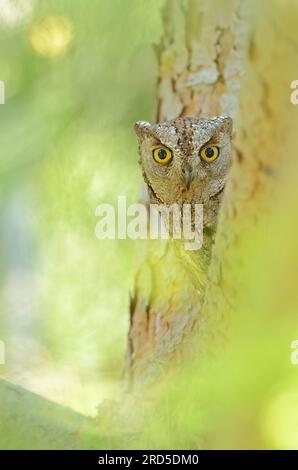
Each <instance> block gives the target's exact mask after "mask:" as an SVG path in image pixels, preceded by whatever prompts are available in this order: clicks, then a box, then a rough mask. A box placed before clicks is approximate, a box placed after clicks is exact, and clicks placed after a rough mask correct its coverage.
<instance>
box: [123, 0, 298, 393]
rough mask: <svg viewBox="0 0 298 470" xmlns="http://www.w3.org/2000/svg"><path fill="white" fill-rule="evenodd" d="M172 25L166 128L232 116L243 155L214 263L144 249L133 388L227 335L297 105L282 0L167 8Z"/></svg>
mask: <svg viewBox="0 0 298 470" xmlns="http://www.w3.org/2000/svg"><path fill="white" fill-rule="evenodd" d="M295 8H296V9H297V7H295ZM163 19H164V23H163V24H164V34H163V38H162V40H161V43H160V45H159V46H158V47H156V54H157V59H158V89H157V97H158V99H157V113H156V116H157V117H156V119H157V121H164V120H167V119H171V118H174V117H177V116H198V117H201V116H202V117H212V116H215V115H229V116H231V117H232V118H233V119H234V128H235V135H234V145H235V149H234V154H233V162H232V167H231V170H230V174H229V180H228V184H227V187H226V189H225V194H224V198H223V203H222V206H221V210H220V213H219V218H218V227H217V232H216V236H215V242H214V244H213V246H212V249H211V247H209V248H208V247H207V250H205V252H206V251H207V253H206V256H205V259H203V260H202V256H203V258H204V254H203V255H202V254H201V255H200V256H199V257H198V258H195V257H193V256H191V257H187V256H182V254H181V252H179V253H178V254H177V250H175V249H174V248H173V246H172V245H171V243H163V244H162V243H161V244H160V245H162V248H160V246H158V244H157V242H153V241H149V242H148V243H147V247H146V248H144V254H143V257H142V260H141V261H140V263H139V268H138V270H137V273H136V279H135V288H134V293H133V296H132V302H131V309H130V310H131V324H130V330H129V340H128V343H129V347H128V354H127V364H126V379H127V382H128V383H129V384H130V386H131V388H132V389H133V388H134V387H135V385H136V384H138V385H139V384H142V385H143V384H146V383H148V382H152V381H154V380H155V378H156V377H157V376H158V377H160V375H162V374H163V373H164V371H165V370H166V369H168V368H169V362H171V363H173V362H174V363H175V362H177V361H178V362H181V359H182V360H184V359H185V358H188V357H190V356H192V354H193V353H194V351H197V350H198V351H199V353H201V352H203V351H206V350H209V349H212V350H213V349H214V347H215V345H216V344H217V343H218V342H219V343H221V340H222V339H223V338H226V336H227V335H228V330H229V322H230V316H231V314H232V312H235V305H236V299H237V293H238V292H239V290H240V287H241V263H242V262H245V260H239V252H237V247H238V246H239V244H241V238H243V237H244V236H246V235H247V231H248V230H249V228H250V227H252V225H255V224H256V223H257V222H258V221H259V219H260V218H261V217H262V214H263V213H264V211H265V210H266V208H267V207H268V204H269V201H270V198H271V196H272V190H273V189H274V187H275V186H276V184H275V183H276V181H275V175H276V173H277V170H278V164H279V159H280V155H281V154H282V153H283V151H282V147H283V145H284V141H283V138H284V135H285V133H286V131H287V130H289V129H290V127H291V123H292V116H293V108H294V107H293V106H292V107H291V104H290V100H289V84H290V82H291V80H292V79H293V78H294V77H295V71H294V61H293V57H295V56H297V52H296V48H297V44H296V43H297V41H296V39H295V38H294V37H292V38H291V37H290V36H289V34H290V33H289V28H288V26H286V25H289V24H291V22H293V20H291V10H290V9H285V8H283V6H282V5H281V4H280V2H278V1H273V2H258V3H257V2H254V1H252V2H244V1H241V0H228V1H220V0H219V1H212V2H210V1H196V0H179V1H175V2H172V1H168V2H167V3H166V5H165V8H164V18H163ZM291 31H292V33H291V34H292V35H293V32H294V31H295V27H294V25H293V28H292V29H291ZM264 38H265V41H264ZM201 251H202V250H201ZM203 253H204V250H203Z"/></svg>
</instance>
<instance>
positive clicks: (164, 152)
mask: <svg viewBox="0 0 298 470" xmlns="http://www.w3.org/2000/svg"><path fill="white" fill-rule="evenodd" d="M172 157H173V154H172V152H171V150H170V149H168V148H167V147H156V148H155V149H153V158H154V160H155V161H156V162H157V163H161V164H162V165H163V164H164V163H169V161H170V160H172Z"/></svg>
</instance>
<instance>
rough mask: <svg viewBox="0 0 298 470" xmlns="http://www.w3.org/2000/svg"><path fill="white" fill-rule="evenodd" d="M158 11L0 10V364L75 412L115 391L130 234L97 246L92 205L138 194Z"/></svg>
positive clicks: (119, 5) (96, 5)
mask: <svg viewBox="0 0 298 470" xmlns="http://www.w3.org/2000/svg"><path fill="white" fill-rule="evenodd" d="M11 3H13V2H11ZM31 4H32V9H30V8H22V6H24V5H25V6H26V5H27V6H28V5H29V6H30V5H31ZM16 5H17V4H16ZM161 5H162V2H161V1H154V2H142V1H138V0H131V1H122V0H115V1H113V2H111V1H109V0H95V1H92V2H82V1H79V0H61V1H57V0H55V1H54V0H50V1H48V0H46V1H42V0H41V1H35V2H30V0H27V1H25V0H24V1H23V2H19V5H17V6H16V7H15V9H11V8H9V2H5V3H3V5H1V12H0V43H1V56H0V79H1V80H3V81H4V82H5V86H6V104H5V105H3V106H1V107H0V113H1V116H2V119H1V126H0V141H1V159H0V201H1V206H0V210H1V212H0V217H1V235H0V236H1V247H0V250H1V271H0V273H1V292H0V295H1V297H0V301H1V312H2V313H1V318H0V333H1V334H0V339H2V340H5V343H6V355H7V361H6V365H5V367H4V366H0V367H1V369H0V372H1V375H4V376H5V377H8V378H10V379H11V380H14V381H16V382H20V383H21V384H23V385H25V386H26V387H28V388H29V389H32V390H34V391H37V392H40V393H44V394H45V395H46V396H48V397H49V398H52V399H54V400H58V401H60V402H62V403H64V404H67V405H71V406H73V407H74V408H75V409H77V410H79V411H82V412H86V413H89V414H90V413H91V414H94V413H95V407H96V405H97V404H98V402H99V401H100V400H101V399H102V398H104V397H107V396H109V397H110V396H113V393H114V391H115V390H116V389H117V380H118V379H119V377H120V375H121V371H122V367H123V360H124V354H125V348H126V332H127V330H128V302H129V289H130V286H131V279H132V274H133V262H132V242H130V241H126V240H121V241H108V240H105V241H99V240H97V239H96V237H95V225H96V222H97V218H96V217H95V209H96V206H97V205H98V204H100V203H101V202H109V203H112V204H113V203H116V201H117V197H118V195H126V196H127V198H128V200H129V201H131V202H135V200H136V199H137V197H138V193H139V190H140V184H141V175H140V172H139V168H138V165H137V158H138V156H137V146H136V142H135V138H134V133H133V123H134V122H135V121H136V120H138V119H140V118H142V119H152V118H153V116H154V105H155V98H154V92H155V89H154V88H155V76H156V66H155V60H154V53H153V50H152V42H157V41H158V40H159V36H160V34H161V20H160V7H161Z"/></svg>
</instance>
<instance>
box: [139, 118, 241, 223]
mask: <svg viewBox="0 0 298 470" xmlns="http://www.w3.org/2000/svg"><path fill="white" fill-rule="evenodd" d="M232 126H233V121H232V119H231V118H230V117H225V116H217V117H214V118H191V117H180V118H177V119H173V120H170V121H166V122H160V123H157V124H150V123H149V122H145V121H138V122H136V124H135V132H136V135H137V138H138V143H139V153H140V160H139V163H140V166H141V169H142V172H143V177H144V181H145V183H146V185H147V189H148V193H149V198H150V203H154V204H163V205H166V206H170V205H172V204H179V205H182V204H184V203H188V204H191V205H194V204H203V210H204V226H206V227H213V228H214V227H215V226H216V220H217V214H218V209H219V205H220V202H221V199H222V195H223V190H224V187H225V182H226V179H227V174H228V171H229V167H230V162H231V148H232Z"/></svg>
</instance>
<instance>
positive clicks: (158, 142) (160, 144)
mask: <svg viewBox="0 0 298 470" xmlns="http://www.w3.org/2000/svg"><path fill="white" fill-rule="evenodd" d="M152 146H153V147H160V146H163V147H167V148H168V149H170V150H172V149H171V147H170V146H169V145H167V144H164V143H163V142H162V141H161V140H160V139H158V138H157V137H155V136H154V140H153V142H152Z"/></svg>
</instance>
